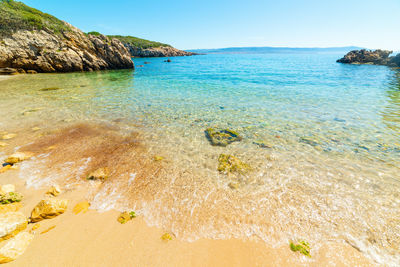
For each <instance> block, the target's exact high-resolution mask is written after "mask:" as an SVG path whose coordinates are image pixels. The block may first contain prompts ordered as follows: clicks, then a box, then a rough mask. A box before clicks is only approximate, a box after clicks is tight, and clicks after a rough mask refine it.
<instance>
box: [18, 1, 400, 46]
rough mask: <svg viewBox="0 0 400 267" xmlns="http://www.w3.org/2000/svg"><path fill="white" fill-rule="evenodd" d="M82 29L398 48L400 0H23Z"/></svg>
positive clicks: (163, 37)
mask: <svg viewBox="0 0 400 267" xmlns="http://www.w3.org/2000/svg"><path fill="white" fill-rule="evenodd" d="M23 2H24V3H25V4H27V5H30V6H32V7H35V8H37V9H40V10H41V11H44V12H46V13H50V14H52V15H54V16H56V17H58V18H60V19H62V20H65V21H67V22H69V23H71V24H73V25H74V26H77V27H78V28H80V29H81V30H83V31H92V30H94V31H99V32H102V33H104V34H121V35H133V36H137V37H141V38H145V39H149V40H155V41H160V42H165V43H169V44H171V45H173V46H175V47H177V48H180V49H193V48H221V47H234V46H290V47H330V46H347V45H357V46H362V47H367V48H384V49H393V50H400V0H330V1H325V0H201V1H199V0H186V1H184V0H141V1H138V0H131V1H128V0H114V1H109V0H108V1H106V0H66V1H55V0H23Z"/></svg>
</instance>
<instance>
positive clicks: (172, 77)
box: [0, 53, 400, 266]
mask: <svg viewBox="0 0 400 267" xmlns="http://www.w3.org/2000/svg"><path fill="white" fill-rule="evenodd" d="M341 56H342V54H336V53H299V54H296V53H291V54H276V53H274V54H210V55H201V56H192V57H176V58H171V60H172V62H170V63H167V62H164V60H165V59H164V58H146V59H134V62H135V65H136V69H135V70H120V71H103V72H92V73H68V74H37V75H23V76H17V77H13V78H11V79H7V80H4V81H0V99H1V105H0V117H1V120H0V131H6V132H14V133H17V134H18V135H19V136H21V135H25V136H26V138H25V139H26V140H24V139H23V140H21V141H20V142H19V146H18V147H20V146H22V147H23V146H24V145H28V146H29V145H32V142H33V144H35V142H36V141H35V140H36V139H35V138H42V139H43V138H44V139H46V136H49V137H48V138H49V139H51V138H52V139H51V140H53V141H54V142H59V143H60V144H61V145H58V146H59V147H63V149H64V150H59V151H58V152H57V151H55V152H54V155H55V154H57V153H59V155H58V156H57V157H56V156H54V155H53V156H52V155H51V154H52V152H48V153H42V154H41V155H40V156H37V157H36V158H35V160H33V161H30V162H27V163H26V164H25V163H24V165H23V166H22V168H21V169H22V172H21V173H22V174H21V178H23V179H26V180H27V185H29V186H36V187H40V186H44V185H47V184H52V183H55V182H57V183H61V182H62V183H63V184H64V186H66V187H68V186H71V187H72V186H74V185H76V184H77V183H78V181H81V182H82V176H84V174H85V172H87V171H89V168H90V166H91V165H90V164H91V163H90V162H94V161H96V157H98V158H101V160H98V161H97V163H96V166H102V165H107V166H108V168H110V169H112V175H111V176H112V179H110V180H109V181H107V182H106V183H104V184H102V185H99V186H97V187H96V186H94V187H93V188H94V189H93V192H92V194H91V195H90V196H88V197H89V198H91V201H92V207H93V208H97V209H99V210H107V209H111V208H115V209H119V210H125V209H134V210H135V211H136V212H137V213H138V214H139V215H141V216H144V218H145V219H146V221H147V222H148V224H150V225H155V226H158V227H162V228H164V229H166V230H168V231H170V232H171V233H173V234H174V235H175V236H176V237H178V238H181V239H184V240H188V241H194V240H197V239H199V238H215V239H221V238H245V239H246V238H255V239H259V240H263V241H265V242H267V243H269V244H272V245H276V246H280V245H282V244H289V242H290V241H299V240H305V241H307V242H309V243H310V245H311V247H312V249H315V250H317V249H318V248H319V246H320V244H322V243H326V242H331V241H334V242H343V243H348V244H350V245H351V246H353V247H355V248H357V249H358V250H360V251H361V252H363V253H364V254H365V255H367V256H368V257H370V258H371V259H373V260H374V261H375V262H377V263H381V264H387V265H393V266H395V265H400V71H399V70H394V69H390V68H388V67H385V66H372V65H344V64H339V63H336V62H335V61H336V59H337V58H339V57H341ZM33 127H38V128H40V130H39V129H38V128H36V129H35V133H33V132H32V131H31V129H32V128H33ZM208 127H214V128H220V129H232V130H234V131H237V132H238V133H239V134H240V135H242V137H243V140H242V141H240V142H235V143H232V144H231V145H229V146H227V147H216V146H211V144H210V143H209V141H208V140H207V138H206V136H205V134H204V131H205V129H207V128H208ZM64 128H66V129H67V130H63V129H64ZM74 132H78V133H79V134H77V135H73V133H74ZM57 134H59V136H58V137H54V136H56V135H57ZM63 134H64V135H63ZM94 140H95V141H94ZM105 140H106V141H105ZM121 140H123V141H121ZM40 142H42V144H43V142H45V141H40ZM139 143H140V145H139ZM99 144H103V145H102V148H101V147H99V146H100V145H99ZM123 144H129V147H131V150H128V149H125V148H122V146H123ZM69 145H71V147H74V149H73V151H72V150H71V149H70V150H68V146H69ZM54 147H55V146H54ZM36 148H37V147H36ZM94 148H96V149H94ZM32 149H33V148H32ZM60 149H61V148H60ZM78 152H79V153H78ZM95 152H96V153H95ZM0 153H1V152H0ZM74 153H75V154H74ZM220 154H231V155H234V156H236V157H237V158H239V159H240V160H242V161H243V162H245V163H247V164H248V165H250V167H251V170H250V171H248V172H247V173H231V174H224V173H220V172H219V171H218V170H217V168H218V157H219V155H220ZM0 155H1V156H3V157H4V156H5V153H3V154H0ZM51 157H53V158H52V160H54V161H53V165H54V166H56V165H57V166H58V167H57V168H55V169H51V168H49V167H46V170H44V169H40V166H44V165H45V162H46V160H47V161H49V160H50V158H51ZM153 157H156V160H153ZM153 161H154V162H153ZM111 162H112V164H111ZM38 166H39V167H38ZM93 166H94V165H93ZM113 168H114V169H113ZM32 169H35V170H36V171H32ZM74 170H75V171H74ZM55 172H56V173H55ZM66 177H68V178H66ZM232 183H233V184H235V187H236V188H231V186H230V184H231V185H232Z"/></svg>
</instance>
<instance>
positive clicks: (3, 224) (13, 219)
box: [0, 212, 28, 241]
mask: <svg viewBox="0 0 400 267" xmlns="http://www.w3.org/2000/svg"><path fill="white" fill-rule="evenodd" d="M27 226H28V220H27V218H26V217H25V215H24V214H22V213H21V212H7V213H3V214H0V241H3V240H7V239H10V238H12V237H13V236H15V235H16V234H18V233H19V232H21V231H22V230H24V229H25V228H26V227H27Z"/></svg>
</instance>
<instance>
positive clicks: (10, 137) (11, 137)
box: [1, 133, 17, 140]
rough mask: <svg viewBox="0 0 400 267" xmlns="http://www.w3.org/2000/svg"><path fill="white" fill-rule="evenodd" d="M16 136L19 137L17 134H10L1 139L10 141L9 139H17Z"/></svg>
mask: <svg viewBox="0 0 400 267" xmlns="http://www.w3.org/2000/svg"><path fill="white" fill-rule="evenodd" d="M16 136H17V134H14V133H9V134H5V135H3V136H2V137H1V139H3V140H9V139H13V138H14V137H16Z"/></svg>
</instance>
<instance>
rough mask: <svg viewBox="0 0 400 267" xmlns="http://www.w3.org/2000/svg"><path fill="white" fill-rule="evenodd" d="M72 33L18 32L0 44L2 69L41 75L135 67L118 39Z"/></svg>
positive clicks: (71, 31)
mask: <svg viewBox="0 0 400 267" xmlns="http://www.w3.org/2000/svg"><path fill="white" fill-rule="evenodd" d="M69 27H70V29H71V30H70V31H68V32H62V33H57V34H54V33H49V32H48V31H45V30H40V31H32V30H20V31H16V32H15V33H13V34H12V35H11V36H9V37H5V38H3V39H2V41H1V42H0V67H3V68H4V67H11V68H16V69H18V68H20V69H23V70H35V71H37V72H71V71H93V70H106V69H124V68H133V62H132V59H131V57H130V54H129V52H128V50H127V49H126V48H125V46H124V45H123V44H122V43H121V42H120V41H119V40H117V39H112V40H110V39H109V38H108V37H106V36H104V35H100V36H93V35H86V34H84V33H83V32H82V31H80V30H79V29H77V28H75V27H73V26H71V25H69Z"/></svg>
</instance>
